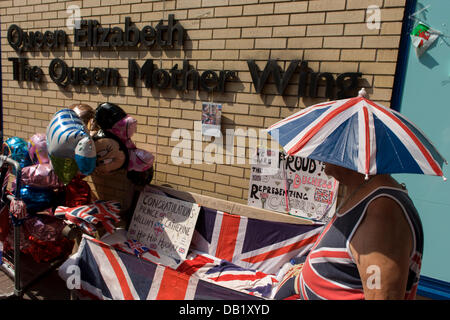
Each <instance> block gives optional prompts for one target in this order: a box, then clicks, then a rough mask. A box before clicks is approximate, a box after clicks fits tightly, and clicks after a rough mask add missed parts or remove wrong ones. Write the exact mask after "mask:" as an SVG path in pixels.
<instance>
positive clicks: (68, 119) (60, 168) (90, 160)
mask: <svg viewBox="0 0 450 320" xmlns="http://www.w3.org/2000/svg"><path fill="white" fill-rule="evenodd" d="M47 147H48V153H49V155H50V160H51V162H52V165H53V167H54V169H55V172H56V174H57V175H58V177H60V179H61V180H62V181H63V183H64V184H67V183H69V182H70V181H71V180H72V178H73V177H74V176H75V175H76V174H77V171H78V170H79V171H80V172H81V173H82V174H84V175H89V174H91V173H92V171H94V169H95V163H96V158H97V156H96V151H95V145H94V142H93V140H92V138H91V137H90V135H89V132H88V131H87V129H86V127H85V125H84V124H83V122H82V121H81V119H80V118H79V117H78V115H77V114H76V113H75V112H74V111H73V110H71V109H62V110H60V111H58V112H56V113H55V114H54V115H53V118H52V120H51V121H50V124H49V125H48V127H47Z"/></svg>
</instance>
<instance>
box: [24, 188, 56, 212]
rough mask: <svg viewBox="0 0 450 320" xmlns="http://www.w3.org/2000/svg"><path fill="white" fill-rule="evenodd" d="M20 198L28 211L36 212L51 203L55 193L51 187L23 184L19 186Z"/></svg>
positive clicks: (49, 205)
mask: <svg viewBox="0 0 450 320" xmlns="http://www.w3.org/2000/svg"><path fill="white" fill-rule="evenodd" d="M20 199H21V200H22V201H23V202H25V204H26V206H27V211H28V212H37V211H40V210H44V209H47V208H49V207H51V206H52V205H53V202H54V201H55V193H54V192H53V190H51V189H41V188H33V187H30V186H24V187H22V188H20Z"/></svg>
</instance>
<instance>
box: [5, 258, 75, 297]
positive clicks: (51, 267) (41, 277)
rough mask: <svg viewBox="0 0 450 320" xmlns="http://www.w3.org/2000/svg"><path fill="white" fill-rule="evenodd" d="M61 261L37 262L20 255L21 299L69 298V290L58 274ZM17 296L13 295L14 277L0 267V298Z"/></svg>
mask: <svg viewBox="0 0 450 320" xmlns="http://www.w3.org/2000/svg"><path fill="white" fill-rule="evenodd" d="M62 262H63V261H62V260H59V261H55V262H53V263H37V262H35V261H34V260H33V259H32V258H31V257H27V256H25V255H22V256H21V266H22V267H21V284H22V288H23V296H22V299H25V300H70V290H68V289H67V287H66V283H65V281H64V280H62V279H61V278H60V276H59V275H58V267H59V265H61V263H62ZM13 298H17V297H16V296H15V295H14V279H13V278H12V277H11V275H9V274H8V272H6V271H5V270H3V269H0V299H13Z"/></svg>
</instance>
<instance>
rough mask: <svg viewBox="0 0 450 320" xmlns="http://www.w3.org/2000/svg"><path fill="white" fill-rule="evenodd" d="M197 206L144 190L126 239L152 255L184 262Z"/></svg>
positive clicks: (195, 219) (192, 232)
mask: <svg viewBox="0 0 450 320" xmlns="http://www.w3.org/2000/svg"><path fill="white" fill-rule="evenodd" d="M199 211H200V206H199V205H198V204H196V203H191V202H187V201H182V200H178V199H173V198H169V197H167V196H163V195H158V194H155V193H153V192H151V191H149V190H144V191H143V192H141V194H140V196H139V200H138V203H137V205H136V209H135V211H134V214H133V218H132V220H131V223H130V227H129V228H128V239H132V240H137V241H139V242H140V243H142V244H143V245H145V246H147V247H148V248H150V249H152V250H155V251H156V252H158V253H160V254H163V255H166V256H169V257H172V258H174V259H181V260H184V259H185V258H186V255H187V253H188V250H189V246H190V244H191V240H192V235H193V234H194V228H195V224H196V222H197V218H198V213H199Z"/></svg>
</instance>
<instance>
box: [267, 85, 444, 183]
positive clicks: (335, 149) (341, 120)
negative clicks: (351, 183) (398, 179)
mask: <svg viewBox="0 0 450 320" xmlns="http://www.w3.org/2000/svg"><path fill="white" fill-rule="evenodd" d="M268 133H269V134H270V135H271V136H272V137H273V138H274V139H276V140H278V142H279V144H280V145H282V146H283V148H284V150H285V151H286V153H287V154H288V155H295V156H300V157H305V158H310V159H315V160H319V161H323V162H326V163H332V164H335V165H338V166H342V167H345V168H348V169H351V170H354V171H357V172H360V173H362V174H364V175H365V176H366V178H367V177H368V176H369V175H374V174H391V173H417V174H427V175H436V176H442V177H443V172H442V165H443V163H445V164H447V161H446V160H445V159H444V158H443V157H442V155H441V154H440V153H439V152H438V151H437V149H436V148H435V147H434V146H433V144H432V142H431V141H430V140H429V139H428V138H427V137H426V136H425V134H424V133H423V132H422V131H421V130H420V129H419V128H418V127H417V126H416V125H415V124H413V123H412V122H411V121H410V120H408V119H407V118H405V116H403V115H402V114H400V113H399V112H396V111H395V110H392V109H388V108H386V107H384V106H382V105H380V104H377V103H375V102H373V101H370V100H369V99H367V98H366V92H365V90H364V89H362V90H361V91H360V92H359V95H358V96H357V97H354V98H350V99H343V100H337V101H329V102H325V103H320V104H316V105H313V106H310V107H307V108H305V109H303V110H301V111H299V112H297V113H295V114H293V115H291V116H289V117H287V118H285V119H283V120H281V121H279V122H277V123H275V124H274V125H272V126H271V127H269V128H268ZM443 178H444V180H446V179H445V177H443Z"/></svg>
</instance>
